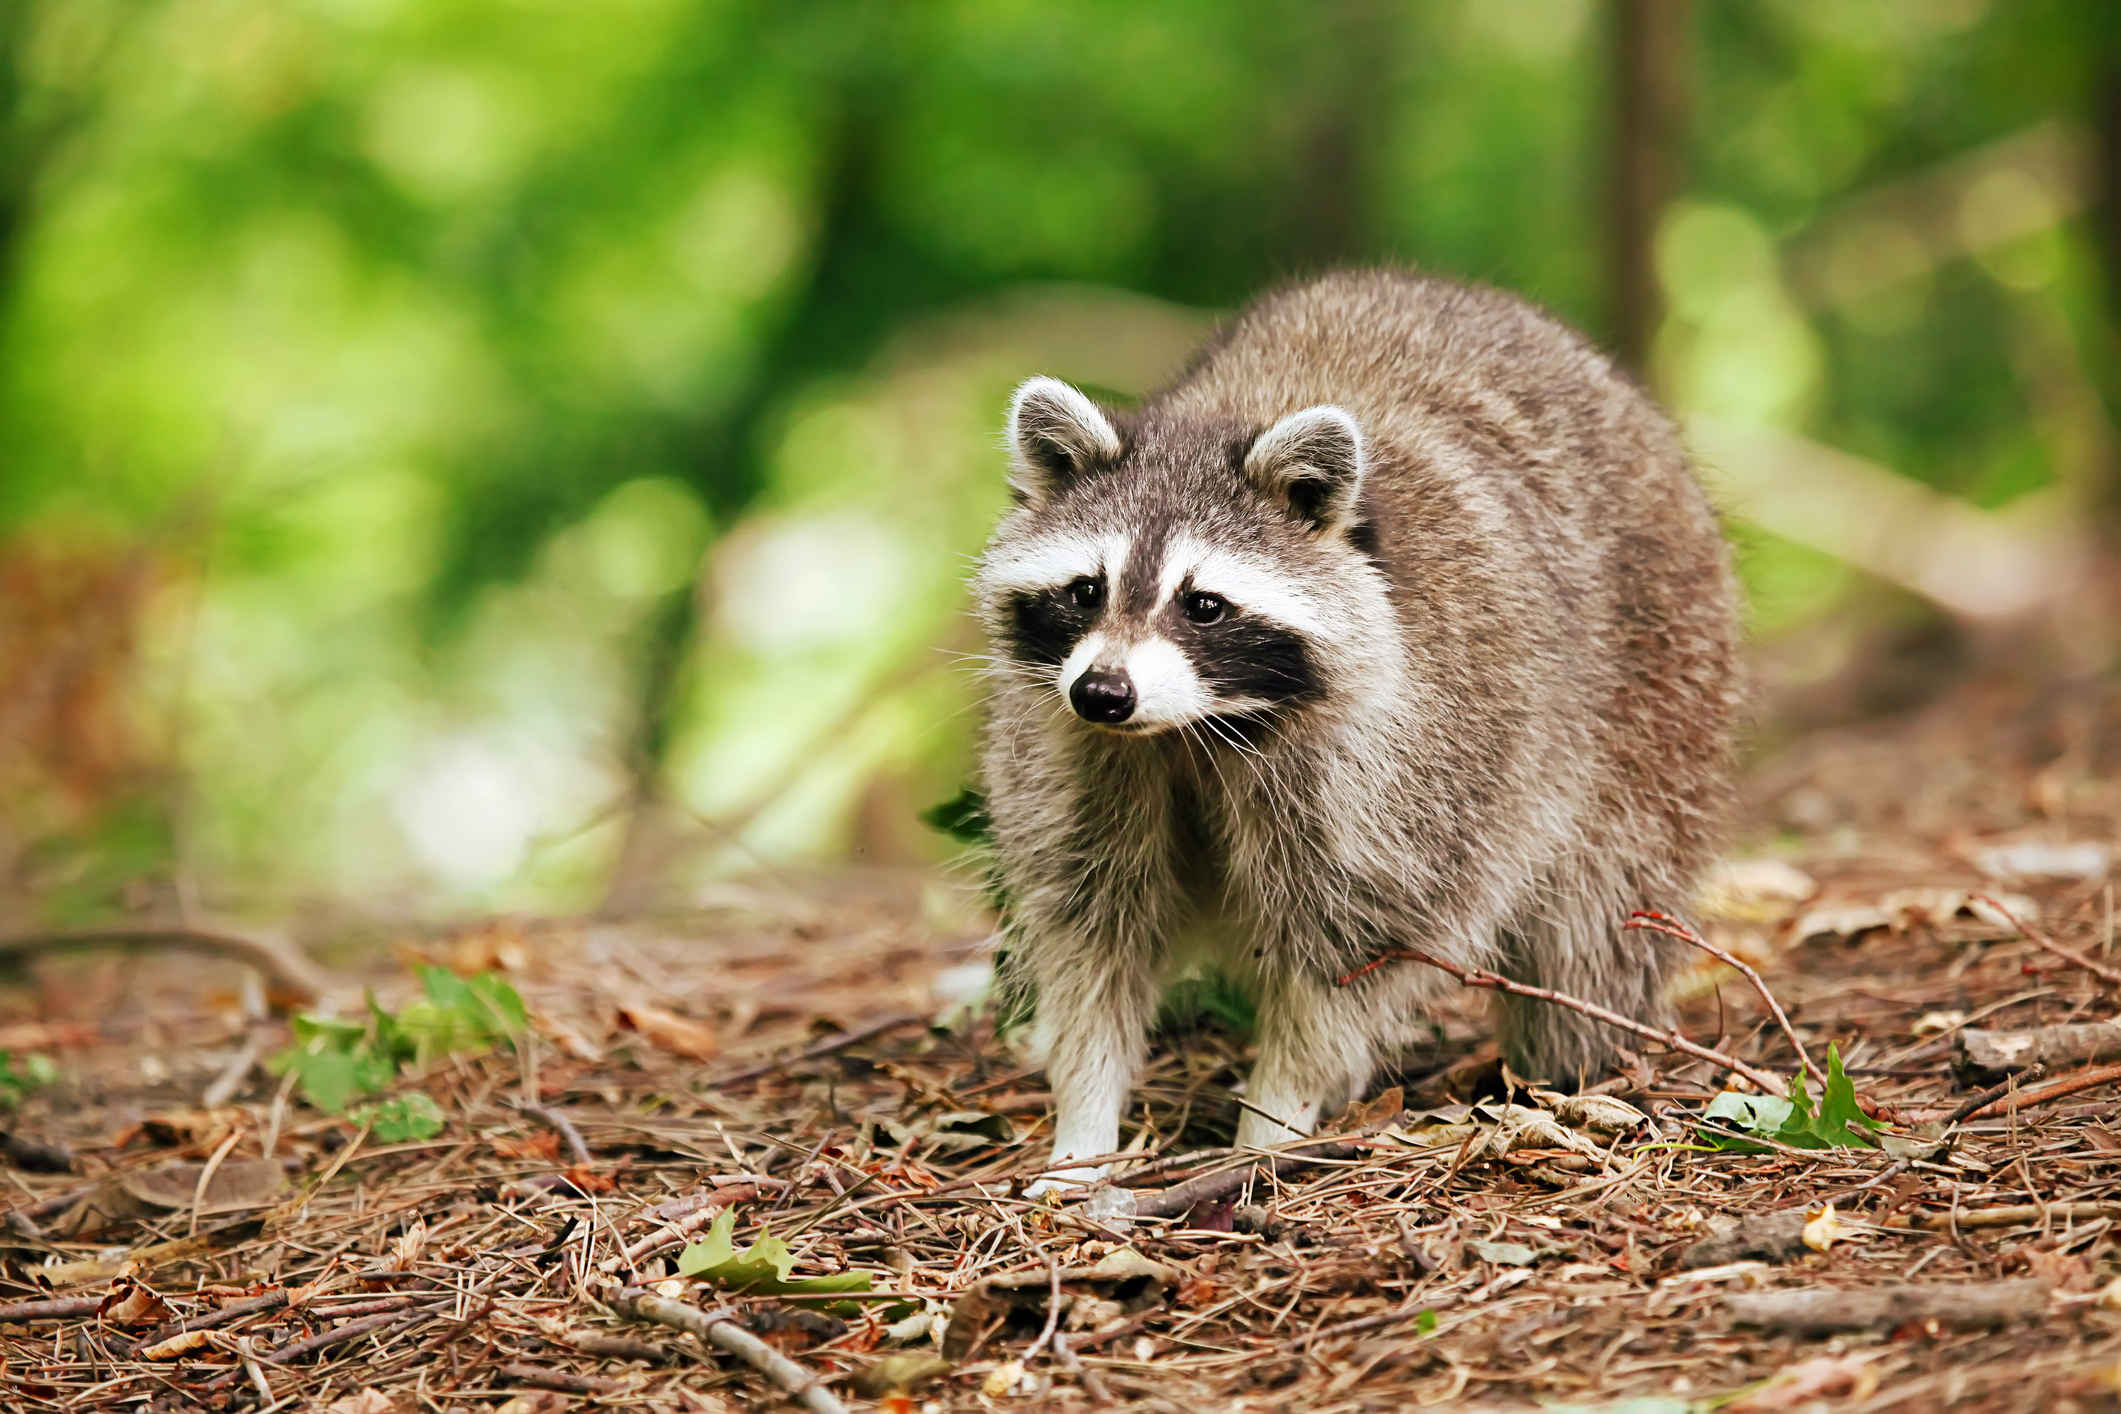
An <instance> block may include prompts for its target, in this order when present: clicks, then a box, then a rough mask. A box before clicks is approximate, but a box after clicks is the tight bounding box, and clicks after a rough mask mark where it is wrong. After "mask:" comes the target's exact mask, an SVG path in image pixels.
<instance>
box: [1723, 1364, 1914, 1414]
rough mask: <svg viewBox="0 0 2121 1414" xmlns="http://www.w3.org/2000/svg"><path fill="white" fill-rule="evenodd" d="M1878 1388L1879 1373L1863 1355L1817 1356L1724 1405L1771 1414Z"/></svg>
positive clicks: (1732, 1410)
mask: <svg viewBox="0 0 2121 1414" xmlns="http://www.w3.org/2000/svg"><path fill="white" fill-rule="evenodd" d="M1877 1388H1878V1372H1877V1371H1876V1370H1874V1369H1872V1368H1871V1364H1870V1359H1869V1357H1867V1356H1863V1355H1816V1356H1814V1357H1812V1358H1811V1359H1809V1360H1806V1361H1803V1362H1802V1363H1800V1364H1796V1365H1792V1366H1790V1367H1789V1368H1788V1369H1785V1370H1781V1371H1779V1372H1777V1373H1776V1374H1774V1375H1773V1376H1771V1377H1770V1378H1769V1379H1768V1382H1767V1383H1766V1384H1764V1385H1762V1386H1761V1387H1760V1388H1759V1389H1756V1390H1754V1391H1753V1392H1752V1393H1750V1394H1746V1395H1741V1396H1740V1397H1739V1398H1738V1399H1736V1400H1734V1401H1733V1402H1732V1403H1730V1404H1726V1405H1724V1406H1723V1407H1724V1410H1725V1411H1726V1414H1771V1411H1775V1410H1784V1409H1797V1408H1800V1407H1802V1406H1804V1405H1808V1404H1810V1403H1811V1402H1812V1401H1813V1400H1815V1399H1822V1398H1847V1399H1865V1398H1868V1397H1869V1396H1870V1394H1871V1392H1872V1391H1874V1390H1876V1389H1877Z"/></svg>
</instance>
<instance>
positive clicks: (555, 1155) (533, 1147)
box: [486, 1129, 560, 1163]
mask: <svg viewBox="0 0 2121 1414" xmlns="http://www.w3.org/2000/svg"><path fill="white" fill-rule="evenodd" d="M486 1142H487V1143H488V1144H491V1145H492V1146H493V1151H494V1153H495V1154H496V1155H498V1156H499V1157H501V1158H504V1159H543V1160H545V1161H546V1162H548V1163H558V1162H559V1158H560V1136H559V1134H558V1133H557V1132H555V1131H553V1130H550V1129H545V1130H540V1131H539V1132H538V1133H536V1134H533V1135H531V1136H530V1137H529V1138H527V1139H513V1138H510V1137H509V1136H507V1135H496V1136H495V1137H494V1138H492V1139H489V1140H487V1141H486Z"/></svg>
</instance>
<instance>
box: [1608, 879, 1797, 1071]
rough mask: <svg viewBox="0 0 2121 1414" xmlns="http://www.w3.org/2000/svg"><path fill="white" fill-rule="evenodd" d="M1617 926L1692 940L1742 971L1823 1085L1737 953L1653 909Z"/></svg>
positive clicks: (1776, 1006)
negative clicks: (1717, 944)
mask: <svg viewBox="0 0 2121 1414" xmlns="http://www.w3.org/2000/svg"><path fill="white" fill-rule="evenodd" d="M1620 926H1621V927H1622V928H1623V929H1636V930H1640V931H1647V932H1652V933H1662V934H1664V935H1665V936H1666V937H1668V938H1677V939H1679V940H1680V941H1681V942H1683V943H1691V944H1693V945H1694V946H1695V947H1697V948H1700V949H1701V950H1702V951H1703V952H1705V953H1707V954H1708V955H1709V956H1710V957H1713V958H1715V959H1716V960H1717V961H1718V962H1720V963H1722V964H1723V965H1724V966H1726V967H1735V968H1737V969H1738V970H1739V971H1740V972H1742V973H1744V974H1745V980H1746V981H1748V982H1750V983H1752V984H1753V990H1754V991H1756V992H1758V993H1759V994H1760V1000H1762V1001H1764V1002H1766V1003H1767V1009H1768V1011H1769V1012H1770V1013H1771V1014H1772V1015H1773V1016H1774V1018H1775V1024H1776V1025H1777V1026H1779V1027H1781V1028H1782V1034H1783V1035H1784V1036H1786V1037H1788V1038H1789V1043H1790V1046H1791V1048H1792V1049H1793V1050H1795V1051H1796V1052H1797V1060H1798V1062H1799V1063H1800V1064H1802V1065H1803V1066H1804V1069H1805V1071H1806V1073H1807V1074H1809V1075H1810V1076H1811V1077H1812V1079H1814V1080H1816V1081H1818V1082H1819V1083H1820V1084H1821V1085H1824V1084H1826V1074H1825V1072H1823V1071H1821V1070H1820V1069H1819V1067H1818V1066H1816V1065H1814V1064H1812V1057H1811V1054H1810V1053H1809V1052H1808V1051H1806V1050H1805V1049H1804V1042H1802V1041H1800V1040H1798V1039H1797V1028H1796V1027H1794V1026H1792V1025H1790V1019H1789V1017H1788V1016H1787V1015H1785V1014H1784V1012H1783V1010H1782V1003H1781V1002H1778V1001H1776V1000H1775V994H1774V993H1773V992H1771V991H1769V990H1768V984H1767V983H1766V982H1765V981H1763V980H1761V976H1760V974H1759V973H1757V972H1755V971H1754V970H1753V969H1752V966H1751V964H1749V963H1747V962H1745V961H1743V960H1742V959H1740V958H1739V957H1738V956H1737V954H1735V953H1730V952H1726V951H1724V950H1723V949H1722V948H1719V947H1717V946H1716V945H1715V944H1714V943H1712V942H1710V941H1709V940H1708V939H1706V938H1704V937H1702V936H1701V935H1700V934H1699V933H1697V932H1695V931H1694V930H1693V929H1692V928H1690V927H1688V926H1687V925H1686V924H1685V923H1683V922H1681V921H1680V920H1679V919H1677V918H1674V917H1673V916H1672V915H1671V914H1669V913H1659V912H1657V911H1656V910H1655V909H1642V910H1640V911H1638V912H1636V913H1632V914H1629V915H1628V921H1627V922H1625V923H1623V924H1621V925H1620Z"/></svg>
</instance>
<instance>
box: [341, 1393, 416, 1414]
mask: <svg viewBox="0 0 2121 1414" xmlns="http://www.w3.org/2000/svg"><path fill="white" fill-rule="evenodd" d="M324 1414H398V1402H397V1401H396V1400H394V1399H392V1398H391V1397H390V1396H389V1395H387V1394H385V1393H383V1391H381V1390H379V1389H364V1390H359V1391H356V1392H355V1393H353V1394H349V1395H344V1396H342V1397H340V1398H338V1399H334V1400H333V1401H332V1402H331V1403H329V1404H327V1405H325V1406H324Z"/></svg>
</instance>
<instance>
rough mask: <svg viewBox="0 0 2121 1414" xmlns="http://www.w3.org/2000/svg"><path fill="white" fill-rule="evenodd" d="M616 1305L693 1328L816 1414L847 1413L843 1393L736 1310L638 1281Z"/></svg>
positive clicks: (629, 1312)
mask: <svg viewBox="0 0 2121 1414" xmlns="http://www.w3.org/2000/svg"><path fill="white" fill-rule="evenodd" d="M612 1306H613V1309H615V1310H617V1311H619V1312H620V1313H621V1314H623V1315H629V1316H633V1317H636V1318H638V1319H640V1320H644V1321H654V1322H656V1323H657V1324H658V1325H665V1326H669V1327H670V1328H671V1329H672V1330H679V1331H690V1332H691V1333H692V1334H694V1335H696V1336H698V1337H699V1338H700V1339H701V1340H704V1341H706V1342H707V1343H708V1344H709V1345H712V1346H714V1347H715V1348H716V1349H718V1350H722V1351H726V1352H727V1353H729V1354H731V1355H734V1356H736V1358H737V1359H739V1360H741V1361H743V1362H744V1363H745V1364H747V1365H749V1366H750V1367H751V1368H752V1369H754V1370H757V1371H759V1372H760V1373H761V1374H763V1375H765V1376H766V1378H768V1379H770V1380H772V1381H773V1382H774V1383H775V1384H777V1385H779V1386H780V1387H781V1388H782V1389H783V1390H785V1391H787V1392H788V1395H789V1397H790V1398H792V1399H794V1400H796V1401H797V1402H798V1403H800V1404H801V1405H802V1406H803V1407H804V1408H806V1409H808V1410H810V1411H811V1414H847V1406H846V1405H844V1404H842V1403H841V1402H840V1397H839V1396H838V1395H836V1394H834V1393H833V1392H832V1391H831V1390H829V1389H827V1388H825V1387H824V1386H823V1385H822V1384H820V1383H818V1380H819V1378H820V1377H819V1376H817V1375H814V1374H812V1373H811V1372H810V1371H809V1370H806V1369H804V1368H803V1367H802V1366H801V1365H798V1364H796V1363H795V1361H793V1360H790V1359H789V1358H788V1357H787V1356H785V1355H783V1354H781V1353H780V1352H779V1351H778V1350H775V1349H774V1348H773V1347H772V1346H770V1345H768V1344H766V1342H765V1341H763V1340H760V1339H759V1338H758V1337H757V1336H755V1335H753V1334H752V1333H751V1332H750V1331H747V1330H745V1329H744V1328H743V1327H742V1326H740V1325H738V1324H737V1323H736V1313H735V1312H733V1311H729V1310H727V1309H716V1310H713V1311H702V1310H701V1309H700V1308H699V1307H697V1306H688V1305H686V1304H685V1303H684V1302H682V1301H672V1300H671V1299H670V1298H669V1297H667V1296H657V1295H655V1294H654V1293H653V1292H649V1291H643V1290H642V1289H641V1288H640V1287H637V1286H629V1287H626V1288H625V1289H623V1290H622V1291H620V1293H619V1294H618V1296H617V1298H616V1299H615V1300H614V1301H613V1303H612Z"/></svg>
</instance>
